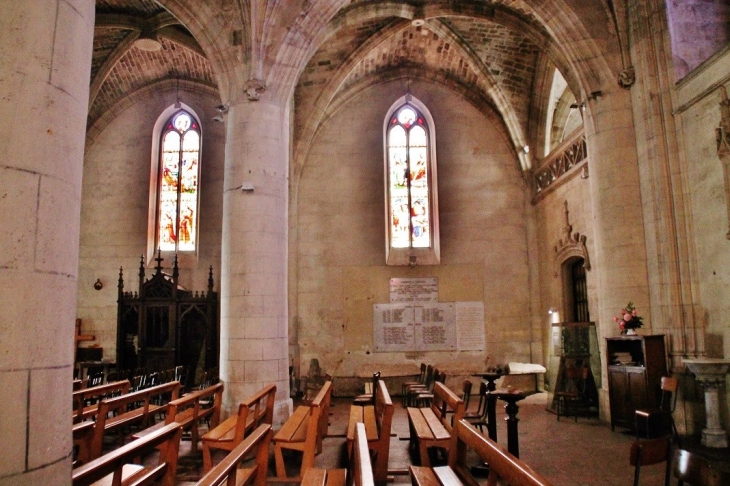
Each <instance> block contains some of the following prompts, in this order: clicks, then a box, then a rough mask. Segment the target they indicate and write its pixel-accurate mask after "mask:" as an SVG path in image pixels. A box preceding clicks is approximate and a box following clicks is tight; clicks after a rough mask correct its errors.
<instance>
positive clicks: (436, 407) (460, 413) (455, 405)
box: [431, 382, 464, 458]
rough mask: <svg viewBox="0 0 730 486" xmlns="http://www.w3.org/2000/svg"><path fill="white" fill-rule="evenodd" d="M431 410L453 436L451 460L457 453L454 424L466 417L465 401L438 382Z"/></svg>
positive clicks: (435, 385)
mask: <svg viewBox="0 0 730 486" xmlns="http://www.w3.org/2000/svg"><path fill="white" fill-rule="evenodd" d="M431 410H433V413H434V414H435V415H436V417H438V418H439V420H440V421H441V423H442V424H443V426H444V428H445V429H446V430H448V431H449V433H450V434H451V444H450V446H449V458H451V457H452V456H453V455H454V454H455V453H456V434H455V433H454V431H453V424H455V423H457V422H458V421H459V420H461V419H462V418H463V417H464V400H462V399H461V397H459V396H458V395H457V394H456V393H454V392H452V391H451V390H450V389H449V388H448V387H447V386H446V385H444V384H443V383H441V382H436V383H434V386H433V400H431ZM451 414H453V416H452V415H451Z"/></svg>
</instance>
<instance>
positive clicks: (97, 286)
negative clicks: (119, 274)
mask: <svg viewBox="0 0 730 486" xmlns="http://www.w3.org/2000/svg"><path fill="white" fill-rule="evenodd" d="M103 288H104V284H103V283H101V279H100V278H97V279H96V282H94V289H96V290H101V289H103Z"/></svg>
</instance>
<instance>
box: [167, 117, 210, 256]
mask: <svg viewBox="0 0 730 486" xmlns="http://www.w3.org/2000/svg"><path fill="white" fill-rule="evenodd" d="M160 145H161V154H160V167H159V171H158V174H159V178H158V185H157V194H158V199H157V247H158V248H159V249H160V250H162V251H174V252H178V251H180V252H186V251H195V246H196V240H197V231H198V228H197V224H198V178H199V174H200V169H199V164H198V163H199V161H200V128H199V127H198V122H197V121H196V120H195V118H193V117H192V115H190V113H187V112H186V111H178V112H177V113H175V114H174V115H173V116H172V117H170V119H169V120H168V121H167V122H166V123H165V128H164V129H163V131H162V140H161V144H160Z"/></svg>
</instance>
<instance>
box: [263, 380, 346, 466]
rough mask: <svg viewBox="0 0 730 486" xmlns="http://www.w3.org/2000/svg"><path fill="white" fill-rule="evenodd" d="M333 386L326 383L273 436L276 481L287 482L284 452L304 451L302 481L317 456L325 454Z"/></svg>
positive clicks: (330, 383) (328, 382) (329, 382)
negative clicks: (277, 479) (323, 448)
mask: <svg viewBox="0 0 730 486" xmlns="http://www.w3.org/2000/svg"><path fill="white" fill-rule="evenodd" d="M331 399H332V382H331V381H326V382H325V383H324V385H323V386H322V388H321V389H320V390H319V392H318V393H317V396H316V397H314V400H312V403H311V404H310V405H301V406H299V407H297V409H296V410H294V413H293V414H292V415H291V416H290V417H289V418H288V419H287V421H286V422H285V423H284V425H282V426H281V429H279V431H278V432H277V433H276V435H275V436H274V439H273V441H274V458H275V460H276V477H277V478H286V468H285V466H284V455H283V450H284V449H293V450H297V451H302V465H301V469H300V473H299V477H302V476H303V475H304V473H305V472H306V471H307V469H309V468H311V467H312V466H314V456H315V455H316V454H319V453H320V452H322V439H323V438H324V437H325V436H326V435H327V426H328V421H329V409H330V400H331Z"/></svg>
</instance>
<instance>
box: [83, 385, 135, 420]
mask: <svg viewBox="0 0 730 486" xmlns="http://www.w3.org/2000/svg"><path fill="white" fill-rule="evenodd" d="M130 386H131V385H130V383H129V380H122V381H115V382H112V383H107V384H105V385H99V386H94V387H91V388H82V389H81V390H77V391H75V392H73V409H74V418H73V420H74V423H75V422H79V421H81V420H83V419H84V406H85V404H86V402H87V401H88V400H97V401H98V400H101V399H103V398H107V397H108V396H109V395H112V394H114V395H124V394H125V393H129V387H130Z"/></svg>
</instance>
